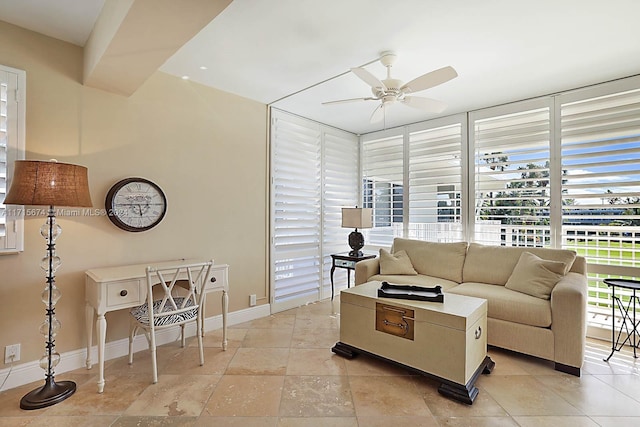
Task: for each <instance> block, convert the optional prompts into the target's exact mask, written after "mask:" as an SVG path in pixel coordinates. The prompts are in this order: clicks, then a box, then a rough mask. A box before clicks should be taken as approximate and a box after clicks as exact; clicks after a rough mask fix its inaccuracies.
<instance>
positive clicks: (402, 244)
mask: <svg viewBox="0 0 640 427" xmlns="http://www.w3.org/2000/svg"><path fill="white" fill-rule="evenodd" d="M398 251H405V252H407V255H409V258H410V259H411V264H413V268H415V270H416V271H417V272H418V274H423V275H425V276H433V277H441V278H443V279H447V280H451V281H453V282H457V283H460V282H462V267H463V266H464V258H465V255H466V253H467V243H466V242H456V243H436V242H426V241H424V240H413V239H402V238H399V237H397V238H395V239H394V240H393V253H396V252H398ZM514 265H515V262H514ZM505 281H506V280H505Z"/></svg>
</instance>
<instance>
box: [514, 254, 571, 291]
mask: <svg viewBox="0 0 640 427" xmlns="http://www.w3.org/2000/svg"><path fill="white" fill-rule="evenodd" d="M565 267H566V265H565V263H564V262H560V261H549V260H546V259H542V258H540V257H538V256H536V255H534V254H532V253H531V252H522V254H521V255H520V259H519V260H518V263H517V264H516V266H515V268H514V269H513V273H511V277H509V280H507V283H506V284H505V285H504V286H505V288H507V289H511V290H513V291H518V292H522V293H525V294H527V295H531V296H532V297H536V298H543V299H549V298H551V290H553V287H554V286H555V285H556V283H558V281H559V280H560V279H561V278H562V277H563V276H564V271H565Z"/></svg>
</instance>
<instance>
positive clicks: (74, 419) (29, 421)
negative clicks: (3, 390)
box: [0, 410, 118, 427]
mask: <svg viewBox="0 0 640 427" xmlns="http://www.w3.org/2000/svg"><path fill="white" fill-rule="evenodd" d="M36 411H38V410H36ZM117 418H118V417H117V416H115V415H96V416H91V415H80V416H75V415H63V416H49V415H40V416H36V417H17V418H0V427H111V426H112V425H113V423H114V421H115V420H116V419H117Z"/></svg>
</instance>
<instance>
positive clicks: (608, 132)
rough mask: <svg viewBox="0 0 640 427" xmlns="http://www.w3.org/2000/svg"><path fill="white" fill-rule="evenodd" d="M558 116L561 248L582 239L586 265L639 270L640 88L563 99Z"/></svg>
mask: <svg viewBox="0 0 640 427" xmlns="http://www.w3.org/2000/svg"><path fill="white" fill-rule="evenodd" d="M567 98H569V97H567ZM561 117H562V169H563V170H566V171H567V176H566V178H565V179H564V181H563V187H562V188H563V190H564V192H563V199H562V200H563V203H562V205H563V207H562V212H563V242H564V244H565V245H567V244H569V243H570V242H568V240H574V239H575V237H576V236H577V235H583V236H585V235H586V237H588V238H589V239H588V241H587V242H585V243H586V244H587V246H586V248H587V249H590V250H589V251H588V253H587V255H588V258H589V262H590V263H594V264H609V265H632V266H640V249H636V246H637V245H636V244H637V243H638V237H639V236H638V233H639V232H640V227H639V226H640V168H639V167H638V165H640V89H635V90H628V91H625V92H620V93H614V94H610V95H609V94H607V95H602V96H597V97H592V98H588V99H580V100H576V101H573V102H571V101H570V100H568V99H567V102H564V103H562V105H561ZM625 241H626V242H627V243H628V245H627V244H625ZM612 243H613V244H612ZM624 248H626V249H625V250H622V251H621V249H624Z"/></svg>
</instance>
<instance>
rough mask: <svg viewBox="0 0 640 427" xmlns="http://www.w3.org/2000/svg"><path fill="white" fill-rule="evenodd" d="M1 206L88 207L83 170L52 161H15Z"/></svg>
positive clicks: (84, 170) (86, 186)
mask: <svg viewBox="0 0 640 427" xmlns="http://www.w3.org/2000/svg"><path fill="white" fill-rule="evenodd" d="M3 203H4V204H5V205H36V206H37V205H45V206H72V207H73V206H83V207H90V206H92V204H91V195H90V194H89V179H88V177H87V168H85V167H84V166H78V165H72V164H69V163H58V162H56V161H55V160H52V161H40V160H17V161H16V162H15V168H14V171H13V179H12V180H11V188H10V189H9V192H8V193H7V196H6V197H5V199H4V202H3Z"/></svg>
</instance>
